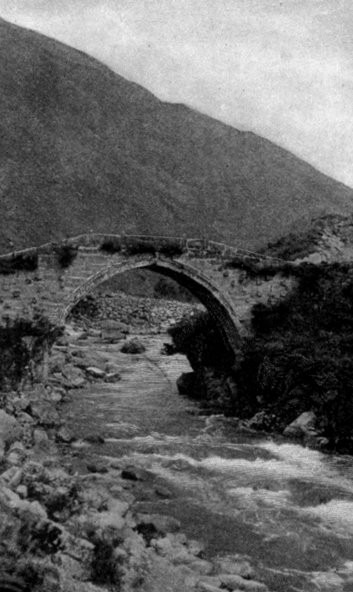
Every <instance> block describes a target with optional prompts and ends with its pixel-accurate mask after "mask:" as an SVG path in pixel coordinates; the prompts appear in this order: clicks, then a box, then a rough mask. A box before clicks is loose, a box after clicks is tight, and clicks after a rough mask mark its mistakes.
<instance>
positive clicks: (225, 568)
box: [217, 556, 255, 579]
mask: <svg viewBox="0 0 353 592" xmlns="http://www.w3.org/2000/svg"><path fill="white" fill-rule="evenodd" d="M217 568H218V570H219V571H220V572H221V573H224V574H233V575H238V576H241V577H242V578H245V579H250V578H253V577H254V575H255V574H254V570H253V568H252V567H251V565H250V563H249V562H248V561H246V560H244V559H241V558H238V557H236V556H235V557H233V556H229V557H224V558H223V559H221V560H220V561H219V562H218V563H217Z"/></svg>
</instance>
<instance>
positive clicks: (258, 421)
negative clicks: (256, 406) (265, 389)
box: [247, 411, 274, 430]
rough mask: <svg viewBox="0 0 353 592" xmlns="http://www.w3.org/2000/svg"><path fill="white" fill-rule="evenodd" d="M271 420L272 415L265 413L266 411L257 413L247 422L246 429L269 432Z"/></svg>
mask: <svg viewBox="0 0 353 592" xmlns="http://www.w3.org/2000/svg"><path fill="white" fill-rule="evenodd" d="M273 420H274V416H273V415H271V414H268V413H266V411H259V412H258V413H256V414H255V415H254V416H253V417H251V418H250V419H248V420H247V427H248V428H250V429H251V430H270V429H271V427H272V425H273Z"/></svg>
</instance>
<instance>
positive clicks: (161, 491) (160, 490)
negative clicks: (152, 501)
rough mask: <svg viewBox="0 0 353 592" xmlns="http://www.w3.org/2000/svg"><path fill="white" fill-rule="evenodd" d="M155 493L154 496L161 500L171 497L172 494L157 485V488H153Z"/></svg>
mask: <svg viewBox="0 0 353 592" xmlns="http://www.w3.org/2000/svg"><path fill="white" fill-rule="evenodd" d="M155 493H156V495H158V497H160V498H162V499H169V498H171V497H173V494H172V492H171V491H170V489H168V488H167V487H164V485H157V487H155Z"/></svg>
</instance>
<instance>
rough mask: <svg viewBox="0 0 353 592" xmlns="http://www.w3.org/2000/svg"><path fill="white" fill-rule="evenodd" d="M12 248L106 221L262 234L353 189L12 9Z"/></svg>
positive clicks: (0, 221)
mask: <svg viewBox="0 0 353 592" xmlns="http://www.w3.org/2000/svg"><path fill="white" fill-rule="evenodd" d="M0 52H1V60H0V89H1V90H0V250H2V251H8V250H11V249H12V248H14V247H23V246H28V245H32V244H38V243H41V242H44V241H47V240H51V239H53V240H55V239H59V238H62V237H65V236H70V235H74V234H78V233H81V232H87V231H89V230H95V231H97V232H100V231H101V232H120V231H125V232H127V233H152V234H158V233H161V234H178V235H183V234H185V235H189V236H200V235H206V236H209V237H213V238H215V239H219V240H224V241H225V242H229V243H232V242H233V243H234V242H235V241H240V242H241V243H242V245H243V246H255V245H261V244H263V243H265V242H267V241H268V240H270V239H271V240H273V239H275V238H277V237H279V236H281V235H283V234H284V233H285V232H286V229H287V228H288V227H291V226H292V225H293V224H294V223H295V222H296V220H298V219H303V218H304V219H307V218H309V217H312V216H318V215H321V214H323V213H324V212H329V213H330V212H336V213H346V212H348V211H352V208H353V190H351V189H349V188H347V187H345V186H344V185H342V184H340V183H338V182H336V181H334V180H333V179H330V178H328V177H326V176H325V175H323V174H321V173H319V172H318V171H317V170H315V169H314V168H313V167H311V166H310V165H308V164H306V163H305V162H303V161H301V160H300V159H298V158H296V157H295V156H294V155H292V154H291V153H289V152H287V151H285V150H283V149H282V148H279V147H278V146H276V145H274V144H273V143H271V142H269V141H267V140H265V139H263V138H261V137H258V136H256V135H255V134H253V133H248V132H240V131H238V130H236V129H234V128H232V127H229V126H227V125H224V124H222V123H220V122H218V121H216V120H214V119H212V118H210V117H207V116H205V115H202V114H200V113H197V112H196V111H194V110H192V109H189V108H188V107H186V106H184V105H180V104H167V103H163V102H161V101H159V100H158V99H157V98H156V97H154V96H153V95H152V94H151V93H149V92H148V91H147V90H145V89H143V88H141V87H140V86H138V85H136V84H134V83H132V82H129V81H127V80H125V79H124V78H122V77H120V76H118V75H117V74H115V73H113V72H112V71H110V70H109V69H108V68H107V67H105V66H104V65H102V64H100V63H99V62H97V61H96V60H94V59H92V58H90V57H88V56H86V55H84V54H83V53H81V52H79V51H76V50H74V49H72V48H69V47H67V46H65V45H63V44H61V43H58V42H56V41H54V40H51V39H48V38H46V37H44V36H42V35H40V34H38V33H35V32H32V31H28V30H25V29H22V28H20V27H17V26H14V25H11V24H9V23H7V22H5V21H3V20H0Z"/></svg>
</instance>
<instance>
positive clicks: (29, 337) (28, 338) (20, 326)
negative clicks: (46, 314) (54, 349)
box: [0, 317, 62, 390]
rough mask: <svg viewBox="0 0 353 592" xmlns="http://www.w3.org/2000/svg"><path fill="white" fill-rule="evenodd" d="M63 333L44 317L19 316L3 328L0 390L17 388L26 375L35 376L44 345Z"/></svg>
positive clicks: (0, 337) (0, 356) (30, 377)
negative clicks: (31, 318) (30, 318)
mask: <svg viewBox="0 0 353 592" xmlns="http://www.w3.org/2000/svg"><path fill="white" fill-rule="evenodd" d="M61 334H62V329H61V328H57V327H54V326H53V325H52V324H51V323H50V322H49V321H47V320H46V319H45V318H43V317H37V318H36V319H34V320H33V321H29V320H26V319H17V320H15V321H8V322H7V324H6V326H5V327H0V389H4V390H6V389H7V388H13V389H14V388H17V386H18V385H19V384H20V383H21V381H22V380H24V379H25V378H27V379H33V376H34V366H35V365H36V364H38V363H40V361H41V360H42V357H43V352H44V347H45V346H46V345H48V346H50V345H52V344H53V343H54V341H55V340H56V339H57V338H58V337H59V335H61Z"/></svg>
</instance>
